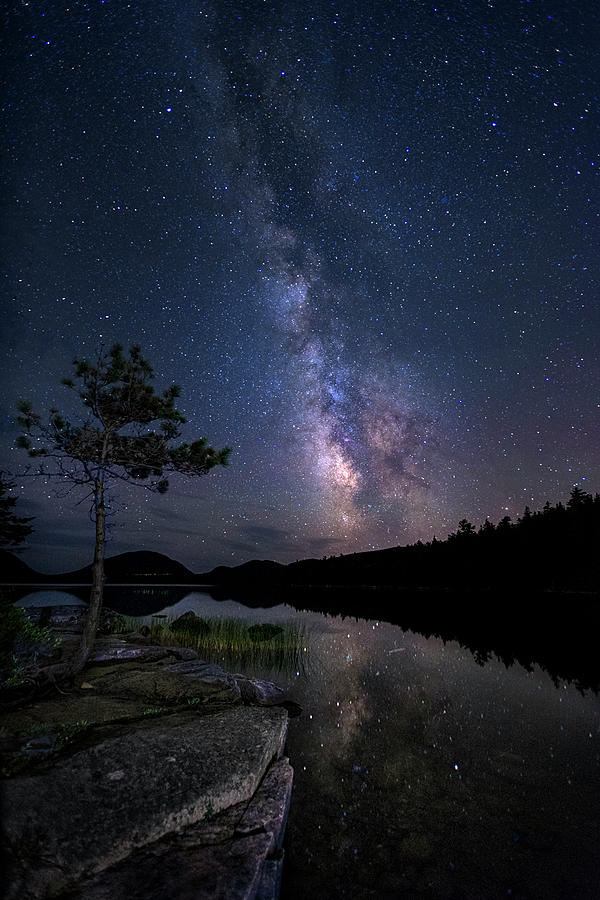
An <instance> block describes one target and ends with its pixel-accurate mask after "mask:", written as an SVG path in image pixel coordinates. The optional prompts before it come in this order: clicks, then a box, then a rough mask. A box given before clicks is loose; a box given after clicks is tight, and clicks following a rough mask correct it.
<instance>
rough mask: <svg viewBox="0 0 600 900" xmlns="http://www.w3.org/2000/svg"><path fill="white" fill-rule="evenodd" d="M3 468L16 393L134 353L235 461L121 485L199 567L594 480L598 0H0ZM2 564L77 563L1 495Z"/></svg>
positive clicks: (129, 537) (69, 498)
mask: <svg viewBox="0 0 600 900" xmlns="http://www.w3.org/2000/svg"><path fill="white" fill-rule="evenodd" d="M5 18H6V23H4V27H3V35H4V37H3V41H4V46H3V48H2V57H3V59H4V64H3V65H4V74H3V84H2V98H3V106H4V108H3V121H4V126H3V133H2V146H3V159H4V163H3V169H4V174H5V178H4V191H3V198H2V222H3V259H4V261H5V266H4V269H3V273H2V285H3V295H4V302H3V310H4V314H3V328H2V360H3V366H2V376H3V391H2V396H3V399H2V406H1V410H2V419H3V422H4V428H3V433H4V435H5V437H4V438H3V441H2V454H1V459H0V464H1V466H2V468H3V469H5V470H9V471H11V472H13V473H18V472H19V471H20V470H22V469H23V468H24V466H25V464H26V462H27V458H26V455H25V454H24V453H23V451H18V450H15V449H13V441H14V438H15V436H16V434H17V428H16V425H15V423H14V413H15V404H16V402H17V400H19V399H30V400H32V402H33V403H34V406H35V408H36V409H37V410H38V411H42V410H45V409H48V408H49V407H50V406H51V405H53V404H56V405H57V406H59V407H60V408H61V409H65V410H69V408H70V406H69V404H70V403H71V402H72V401H71V395H70V394H69V392H68V391H67V390H66V389H65V388H62V387H61V385H60V379H61V378H62V377H63V376H66V375H69V374H71V368H72V366H71V363H72V360H73V359H74V358H75V357H83V358H86V357H88V358H93V357H94V356H95V354H96V352H97V349H98V347H99V345H100V344H105V345H106V346H110V345H111V344H112V343H114V342H115V341H120V342H122V343H123V344H124V345H125V346H129V345H130V344H132V343H139V344H140V345H141V347H142V350H143V352H144V355H145V356H146V357H147V358H148V359H149V360H150V361H151V362H152V364H153V366H154V368H155V371H156V386H157V387H158V388H160V389H162V388H164V387H166V386H167V385H168V384H170V383H172V382H173V381H174V382H177V383H179V384H180V385H181V387H182V393H181V399H180V402H179V404H178V405H179V408H180V409H181V410H182V411H183V412H184V414H185V415H186V416H187V418H188V420H189V423H190V424H189V425H188V426H186V431H185V437H186V438H193V437H195V436H200V435H203V436H205V437H207V438H208V439H209V441H210V442H211V443H213V444H214V446H217V447H221V446H224V445H226V444H227V445H230V446H231V447H232V448H233V454H232V460H231V465H230V467H229V468H228V469H218V470H215V471H214V472H212V473H211V474H209V475H208V476H207V477H205V478H203V479H193V480H185V479H179V480H178V479H176V478H174V479H173V480H172V487H171V490H170V491H169V493H168V494H166V495H165V496H153V495H150V494H149V493H148V492H147V491H144V490H143V489H139V488H138V489H129V490H125V491H123V490H119V492H118V493H115V495H114V513H115V515H114V517H113V519H112V524H113V526H114V527H113V528H112V530H111V535H110V538H111V541H110V544H109V546H108V548H107V552H108V553H109V555H112V554H114V553H118V552H122V551H124V550H133V549H152V550H160V551H162V552H165V553H167V554H168V555H170V556H172V557H174V558H176V559H178V560H179V561H181V562H183V563H185V564H186V565H188V566H189V567H190V568H192V569H193V570H195V571H203V570H207V569H209V568H211V567H212V566H214V565H217V564H221V563H225V564H237V563H241V562H244V561H245V560H248V559H252V558H272V559H277V560H280V561H282V562H288V561H291V560H294V559H298V558H303V557H306V556H323V555H325V554H327V555H329V554H332V553H333V554H338V553H346V552H351V551H354V550H366V549H369V548H378V547H386V546H393V545H397V544H405V543H410V542H412V541H415V540H417V539H424V540H428V539H431V538H432V537H433V536H434V535H435V536H437V537H438V538H445V537H446V535H447V534H448V533H449V532H450V531H452V530H455V529H456V526H457V522H458V520H459V519H461V518H462V517H463V516H464V517H467V518H468V519H470V520H471V521H472V522H474V523H475V524H477V525H479V524H481V522H482V521H483V520H484V519H485V518H486V516H489V517H490V518H491V519H492V520H493V521H494V522H497V521H498V520H499V519H500V518H501V517H502V516H504V515H510V516H512V517H513V518H516V517H517V516H518V515H519V514H520V513H522V511H523V508H524V507H525V505H526V504H528V505H529V506H530V507H532V508H539V507H541V506H542V505H543V504H544V502H545V501H546V500H550V501H551V502H556V501H558V500H566V499H567V498H568V495H569V493H570V490H571V488H572V487H573V485H576V484H577V485H580V486H581V487H583V488H584V489H585V490H588V491H591V492H594V491H596V490H598V489H600V440H599V429H598V413H599V399H600V393H599V390H598V386H599V382H600V367H599V363H598V335H599V333H600V302H599V298H598V284H599V283H600V279H599V275H600V272H599V269H600V253H599V252H598V246H599V240H598V238H599V228H598V224H599V211H600V202H599V201H600V196H599V191H598V184H599V182H598V176H599V170H600V116H599V110H598V97H599V94H600V52H599V49H600V28H599V24H598V23H599V19H598V15H597V5H596V3H594V2H591V0H589V2H585V0H584V2H567V0H563V2H557V0H556V2H555V0H548V2H546V0H532V2H525V0H497V2H483V0H465V2H458V0H453V2H444V3H442V4H440V5H439V6H435V5H434V4H433V3H429V2H422V0H410V2H409V0H405V2H397V3H392V2H386V3H383V2H369V3H366V2H358V0H357V2H350V0H342V2H339V3H331V2H305V0H288V2H285V3H271V2H267V3H265V2H250V3H248V2H239V3H225V2H213V3H210V2H208V3H203V2H198V0H173V2H168V3H164V2H160V3H158V2H155V0H143V2H142V0H139V2H131V3H127V2H125V0H122V2H121V0H111V2H109V0H106V2H105V0H93V2H77V0H73V2H64V0H29V2H26V0H20V2H15V3H13V4H11V9H10V11H9V12H8V13H6V14H5ZM16 483H17V487H18V490H19V494H20V496H21V500H20V502H19V506H18V511H19V512H20V514H21V515H35V516H36V517H37V518H36V522H35V523H34V524H35V526H36V530H35V533H34V535H33V536H32V538H31V539H30V541H29V544H28V548H27V549H26V550H25V552H24V554H23V558H24V559H25V560H26V561H27V562H29V563H30V564H31V565H33V566H35V567H37V568H39V569H42V570H45V571H48V572H51V571H52V572H58V571H61V570H65V569H69V568H74V567H75V566H79V565H84V564H86V563H87V562H89V561H90V560H91V556H92V547H93V528H92V526H91V524H90V523H89V521H88V511H87V506H86V504H85V503H83V504H80V505H79V506H77V505H76V503H77V501H78V500H80V499H81V495H78V494H76V493H71V494H67V493H66V490H63V491H62V493H61V495H60V496H58V497H56V496H55V495H54V493H53V490H51V489H50V488H49V486H47V485H44V484H43V483H42V482H41V481H39V480H37V481H34V480H32V479H26V478H19V477H17V478H16Z"/></svg>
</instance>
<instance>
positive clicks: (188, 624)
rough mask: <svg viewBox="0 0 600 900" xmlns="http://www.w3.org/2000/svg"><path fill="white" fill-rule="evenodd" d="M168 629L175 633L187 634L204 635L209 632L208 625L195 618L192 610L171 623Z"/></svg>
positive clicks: (197, 617) (198, 617)
mask: <svg viewBox="0 0 600 900" xmlns="http://www.w3.org/2000/svg"><path fill="white" fill-rule="evenodd" d="M170 628H171V631H174V632H175V633H177V632H178V631H185V632H187V633H188V634H197V635H204V634H208V633H209V632H210V623H209V622H207V621H206V619H201V618H200V616H197V615H196V613H195V612H193V610H189V612H186V613H183V615H181V616H179V618H178V619H175V620H174V621H173V622H171V625H170Z"/></svg>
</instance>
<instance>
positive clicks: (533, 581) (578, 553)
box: [286, 487, 600, 591]
mask: <svg viewBox="0 0 600 900" xmlns="http://www.w3.org/2000/svg"><path fill="white" fill-rule="evenodd" d="M599 547H600V494H595V496H592V494H589V493H587V492H586V491H584V490H582V489H581V488H579V487H574V488H573V490H572V491H571V495H570V497H569V500H568V502H567V503H566V505H565V504H563V503H557V504H555V505H554V506H552V505H551V504H550V503H549V502H547V503H546V504H545V506H544V508H543V509H542V510H540V511H537V512H531V510H530V509H529V507H525V510H524V512H523V515H522V516H521V517H520V518H518V519H517V521H516V522H513V521H512V520H511V518H510V516H505V517H504V518H503V519H501V520H500V522H498V524H497V525H494V524H493V523H492V522H490V521H489V520H488V519H486V521H485V522H484V523H483V524H482V525H481V526H480V527H479V528H476V527H475V526H474V525H473V524H471V522H469V521H468V520H467V519H461V521H460V522H459V524H458V529H457V531H455V532H454V533H452V534H450V535H449V536H448V538H447V540H445V541H440V540H436V539H435V538H434V539H433V540H432V541H429V542H426V543H424V542H422V541H417V543H416V544H411V545H409V546H406V547H392V548H390V549H387V550H377V551H369V552H366V553H353V554H349V555H345V556H337V557H329V558H325V559H321V560H315V559H309V560H301V561H299V562H296V563H292V564H290V565H289V566H287V567H286V568H287V572H286V576H287V578H286V580H289V581H291V582H293V583H296V584H354V585H356V584H365V585H366V584H369V585H393V586H395V587H405V588H438V589H444V588H452V589H456V588H463V589H464V588H467V589H470V590H485V589H489V590H496V589H498V588H503V587H504V588H506V587H512V588H517V589H519V590H521V589H527V588H534V589H537V590H555V591H565V590H566V591H597V590H598V588H599V585H600V577H599V576H600V553H599V552H598V548H599Z"/></svg>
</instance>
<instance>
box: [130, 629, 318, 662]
mask: <svg viewBox="0 0 600 900" xmlns="http://www.w3.org/2000/svg"><path fill="white" fill-rule="evenodd" d="M140 627H143V626H141V625H140V620H139V619H135V618H129V617H125V620H124V622H123V625H122V630H123V631H124V632H127V631H139V630H140ZM145 631H146V638H147V640H149V642H150V643H151V644H163V645H165V646H173V645H177V646H181V647H190V648H191V649H193V650H196V652H197V653H198V655H199V656H200V657H201V658H202V659H206V660H207V661H208V662H215V663H219V664H223V665H224V666H225V667H237V668H241V667H249V668H255V667H256V668H260V669H273V670H275V671H278V672H293V671H304V667H305V661H306V656H307V653H308V636H307V634H306V630H305V628H304V626H302V625H300V624H297V623H295V622H291V623H283V624H281V625H271V624H267V623H265V624H260V625H256V624H252V623H249V622H244V621H243V620H241V619H233V618H215V619H212V618H203V617H199V616H180V617H179V618H177V619H169V618H167V617H162V616H153V617H152V621H151V623H150V624H149V625H147V626H146V629H145Z"/></svg>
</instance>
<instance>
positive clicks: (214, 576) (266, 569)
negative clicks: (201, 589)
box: [196, 559, 289, 585]
mask: <svg viewBox="0 0 600 900" xmlns="http://www.w3.org/2000/svg"><path fill="white" fill-rule="evenodd" d="M288 569H289V566H286V565H284V564H283V563H278V562H273V560H271V559H251V560H250V561H249V562H245V563H242V564H241V565H240V566H217V567H216V569H211V571H210V572H205V573H204V574H202V575H197V576H196V577H197V579H198V584H200V583H202V584H237V585H243V584H244V583H251V584H256V582H258V581H260V582H264V583H265V584H284V583H287V581H288Z"/></svg>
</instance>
